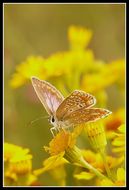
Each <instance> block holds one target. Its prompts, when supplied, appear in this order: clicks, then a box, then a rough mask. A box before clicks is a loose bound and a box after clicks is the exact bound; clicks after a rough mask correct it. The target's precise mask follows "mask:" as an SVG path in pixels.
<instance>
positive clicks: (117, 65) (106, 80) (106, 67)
mask: <svg viewBox="0 0 129 190" xmlns="http://www.w3.org/2000/svg"><path fill="white" fill-rule="evenodd" d="M96 64H97V63H96ZM95 67H96V65H95ZM124 69H125V61H124V60H123V59H122V60H116V61H114V62H111V63H108V64H103V65H102V67H101V69H99V70H96V71H94V72H92V73H86V75H84V77H83V79H82V83H81V86H82V89H84V90H85V91H87V92H90V93H95V92H96V91H100V90H101V89H103V88H106V87H107V86H109V85H112V84H113V83H114V82H117V81H120V76H121V80H123V78H124V76H125V75H124Z"/></svg>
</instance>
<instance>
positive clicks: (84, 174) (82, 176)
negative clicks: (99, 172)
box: [74, 172, 95, 180]
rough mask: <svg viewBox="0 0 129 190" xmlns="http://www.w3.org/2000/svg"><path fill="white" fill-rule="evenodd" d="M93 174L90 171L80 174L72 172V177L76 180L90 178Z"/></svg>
mask: <svg viewBox="0 0 129 190" xmlns="http://www.w3.org/2000/svg"><path fill="white" fill-rule="evenodd" d="M94 176H95V174H93V173H90V172H81V173H80V174H74V177H75V178H76V179H78V180H90V179H92V178H93V177H94Z"/></svg>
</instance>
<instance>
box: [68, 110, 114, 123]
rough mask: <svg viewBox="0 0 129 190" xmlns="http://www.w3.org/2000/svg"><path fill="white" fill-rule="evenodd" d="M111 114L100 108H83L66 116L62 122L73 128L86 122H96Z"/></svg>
mask: <svg viewBox="0 0 129 190" xmlns="http://www.w3.org/2000/svg"><path fill="white" fill-rule="evenodd" d="M111 113H112V112H110V111H109V110H107V109H102V108H90V109H87V108H83V109H79V110H77V111H74V112H72V113H71V114H69V115H68V116H66V117H65V119H64V122H66V123H68V124H69V125H73V126H74V125H78V124H82V123H86V122H93V121H97V120H99V119H101V118H104V117H106V116H108V115H109V114H111Z"/></svg>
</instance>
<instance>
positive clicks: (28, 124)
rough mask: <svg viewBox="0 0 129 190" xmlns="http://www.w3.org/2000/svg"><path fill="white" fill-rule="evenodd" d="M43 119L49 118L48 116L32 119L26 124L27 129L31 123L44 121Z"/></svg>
mask: <svg viewBox="0 0 129 190" xmlns="http://www.w3.org/2000/svg"><path fill="white" fill-rule="evenodd" d="M45 118H49V116H42V117H38V118H37V119H34V120H32V121H30V122H29V123H28V124H27V127H28V126H31V125H32V124H33V123H35V122H36V121H38V120H40V119H45Z"/></svg>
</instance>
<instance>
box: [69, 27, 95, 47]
mask: <svg viewBox="0 0 129 190" xmlns="http://www.w3.org/2000/svg"><path fill="white" fill-rule="evenodd" d="M91 37H92V31H91V30H89V29H85V28H82V27H79V26H78V27H77V26H70V27H69V30H68V38H69V41H70V45H71V48H72V49H74V50H81V49H84V48H85V47H87V46H88V44H89V42H90V40H91Z"/></svg>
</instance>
